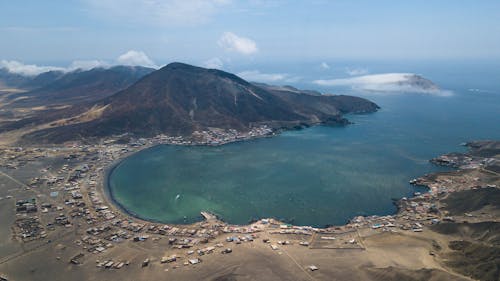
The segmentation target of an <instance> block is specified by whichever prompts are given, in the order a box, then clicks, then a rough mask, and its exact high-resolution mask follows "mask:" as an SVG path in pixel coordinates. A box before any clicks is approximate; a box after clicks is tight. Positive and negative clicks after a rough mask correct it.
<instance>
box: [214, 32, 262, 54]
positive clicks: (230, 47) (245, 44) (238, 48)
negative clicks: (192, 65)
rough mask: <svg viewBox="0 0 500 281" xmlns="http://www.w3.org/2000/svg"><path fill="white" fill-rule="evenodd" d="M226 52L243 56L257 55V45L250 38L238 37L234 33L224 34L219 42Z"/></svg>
mask: <svg viewBox="0 0 500 281" xmlns="http://www.w3.org/2000/svg"><path fill="white" fill-rule="evenodd" d="M217 43H218V44H219V46H221V47H222V48H223V49H225V50H226V51H231V52H237V53H240V54H243V55H251V54H254V53H257V52H258V51H259V49H258V48H257V44H256V43H255V41H253V40H252V39H250V38H246V37H241V36H238V35H236V34H234V33H232V32H224V34H222V36H221V37H220V38H219V41H218V42H217Z"/></svg>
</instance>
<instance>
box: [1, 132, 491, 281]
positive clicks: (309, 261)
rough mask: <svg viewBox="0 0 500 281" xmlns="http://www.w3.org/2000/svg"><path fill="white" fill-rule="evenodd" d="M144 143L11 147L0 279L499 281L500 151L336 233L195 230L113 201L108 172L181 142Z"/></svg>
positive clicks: (6, 161) (487, 150)
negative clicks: (148, 150)
mask: <svg viewBox="0 0 500 281" xmlns="http://www.w3.org/2000/svg"><path fill="white" fill-rule="evenodd" d="M138 142H139V141H137V142H132V143H127V144H120V143H117V140H116V139H111V138H110V139H107V140H106V141H103V142H101V143H100V144H98V145H84V144H78V143H74V144H66V145H65V146H46V147H7V146H5V147H2V151H1V161H2V162H1V163H0V164H1V165H0V167H1V168H0V169H1V174H0V175H1V176H0V180H1V184H0V197H1V200H0V208H1V210H2V211H1V212H0V216H1V221H2V225H1V229H0V235H1V238H2V239H1V241H3V242H2V243H1V244H0V253H1V258H0V274H1V275H2V277H3V278H5V279H7V280H119V279H126V280H469V279H477V280H498V277H499V272H500V271H499V256H500V254H499V249H500V246H499V244H498V243H499V241H500V236H499V233H500V231H498V229H499V225H500V222H499V218H500V216H499V214H500V211H499V210H500V209H499V204H500V200H499V189H498V185H499V184H500V176H499V174H498V173H497V169H498V161H499V159H500V158H499V153H498V152H499V144H500V143H499V142H484V143H472V144H470V146H471V147H472V148H473V149H472V150H471V154H470V155H465V156H464V155H462V154H458V156H457V154H453V157H448V156H443V157H445V158H439V159H441V163H440V164H448V165H453V166H456V167H459V169H458V170H457V171H454V172H446V173H440V174H433V175H427V176H425V177H422V178H419V179H416V180H414V181H412V182H413V183H415V184H420V185H426V186H428V187H429V188H430V191H429V193H424V194H417V196H415V197H413V198H403V199H402V200H400V201H399V202H398V205H399V209H400V210H399V212H398V213H397V214H395V215H393V216H384V217H377V216H373V217H357V218H353V220H352V221H351V222H350V223H349V224H347V225H344V226H337V227H330V228H327V229H316V228H311V227H298V226H290V225H286V224H282V223H280V222H278V221H275V220H273V219H268V220H260V221H258V222H256V223H254V224H252V225H248V226H235V225H228V224H226V223H224V222H221V221H218V220H217V219H216V218H214V217H212V216H210V215H209V214H207V215H206V216H207V220H205V221H203V222H200V223H196V224H193V225H164V224H158V223H150V222H145V221H141V220H138V219H135V218H132V217H130V216H128V215H126V214H124V213H122V212H121V211H120V210H119V209H117V208H116V207H115V206H114V205H113V204H112V203H111V202H109V200H108V198H107V196H106V194H105V192H104V186H103V184H104V177H105V173H106V171H107V169H108V168H109V167H110V166H111V165H112V164H113V163H115V162H116V161H118V160H119V159H122V158H123V157H125V156H126V155H128V154H130V153H133V152H134V151H137V150H140V149H143V148H144V147H148V146H151V145H155V144H157V143H178V142H179V140H178V139H176V138H165V137H163V138H155V139H147V140H141V141H140V142H139V143H138ZM445 160H446V161H448V162H446V161H445ZM443 161H444V162H443ZM22 200H25V201H22ZM33 207H34V208H35V209H33Z"/></svg>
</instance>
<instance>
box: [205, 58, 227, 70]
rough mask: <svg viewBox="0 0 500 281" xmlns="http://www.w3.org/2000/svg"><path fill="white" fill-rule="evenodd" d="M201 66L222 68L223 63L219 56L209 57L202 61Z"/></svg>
mask: <svg viewBox="0 0 500 281" xmlns="http://www.w3.org/2000/svg"><path fill="white" fill-rule="evenodd" d="M203 66H204V67H206V68H214V69H222V68H223V67H224V63H223V62H222V60H221V59H220V58H211V59H209V60H206V61H205V62H203Z"/></svg>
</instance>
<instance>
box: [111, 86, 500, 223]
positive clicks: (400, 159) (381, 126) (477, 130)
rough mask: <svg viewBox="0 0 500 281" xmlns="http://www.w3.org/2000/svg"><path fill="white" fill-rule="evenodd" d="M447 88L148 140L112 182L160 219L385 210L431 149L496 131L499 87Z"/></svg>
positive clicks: (288, 217) (320, 216)
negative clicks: (319, 118)
mask: <svg viewBox="0 0 500 281" xmlns="http://www.w3.org/2000/svg"><path fill="white" fill-rule="evenodd" d="M443 81H445V82H446V81H448V80H443ZM462 82H463V81H462ZM460 86H461V85H460ZM453 90H454V91H455V95H454V96H452V97H446V98H443V97H433V96H422V95H412V94H405V95H396V96H376V95H375V96H373V95H370V96H367V97H368V98H370V99H371V100H373V101H375V102H376V103H377V104H379V105H380V106H381V108H382V109H381V110H380V111H379V112H377V113H373V114H367V115H352V116H348V118H349V119H350V120H351V121H353V122H354V123H355V124H353V125H349V126H346V127H341V128H338V127H335V128H332V127H313V128H308V129H304V130H300V131H289V132H285V133H283V134H281V135H279V136H276V137H273V138H266V139H258V140H253V141H249V142H243V143H233V144H228V145H224V146H221V147H180V146H167V145H162V146H157V147H153V148H151V149H147V150H144V151H141V152H139V153H137V154H134V155H132V156H131V157H129V158H127V159H125V160H124V161H123V162H121V163H120V164H119V165H118V166H117V167H116V169H115V170H114V171H113V172H112V174H111V175H110V178H109V184H110V190H111V192H112V193H113V196H114V197H115V199H116V201H117V202H118V203H120V204H121V205H122V206H123V207H124V208H126V209H127V210H129V211H130V212H132V213H134V214H136V215H138V216H140V217H142V218H147V219H152V220H156V221H161V222H165V223H191V222H194V221H198V220H201V217H200V215H199V213H200V211H203V210H207V211H211V212H214V213H216V214H218V215H219V216H220V217H221V218H222V219H223V220H225V221H227V222H230V223H235V224H246V223H248V222H249V221H250V220H252V219H257V218H267V217H274V218H278V219H282V220H284V221H287V222H290V223H293V224H297V225H313V226H325V225H331V224H343V223H345V222H346V221H347V220H348V219H350V218H352V217H353V216H356V215H372V214H377V215H384V214H391V213H393V212H395V211H396V209H395V206H394V205H393V203H392V199H393V198H401V197H403V196H410V195H411V194H413V193H414V192H415V191H421V190H416V189H415V188H414V187H412V186H410V185H409V184H408V180H410V179H412V178H414V177H417V176H420V175H423V174H425V173H430V172H434V171H438V170H439V169H440V168H438V167H435V166H433V165H431V164H429V162H428V159H430V158H432V157H434V156H437V155H440V154H443V153H447V152H451V151H462V150H463V147H461V146H460V145H459V144H460V143H462V142H465V141H469V140H474V139H500V95H499V94H496V93H471V92H468V91H467V90H466V89H463V88H461V87H459V88H458V89H453ZM352 94H358V95H363V93H352Z"/></svg>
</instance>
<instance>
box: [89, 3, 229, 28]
mask: <svg viewBox="0 0 500 281" xmlns="http://www.w3.org/2000/svg"><path fill="white" fill-rule="evenodd" d="M84 1H85V2H86V3H87V5H88V6H89V8H90V11H91V12H92V13H94V14H96V15H98V16H100V17H102V18H105V19H110V20H116V21H122V22H123V21H127V22H133V23H144V24H148V25H159V26H172V25H174V26H178V25H197V24H201V23H205V22H208V21H210V19H211V18H212V17H213V16H214V15H215V14H216V13H217V12H218V10H219V9H220V8H221V7H224V6H226V5H228V4H230V3H231V1H230V0H84Z"/></svg>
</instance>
